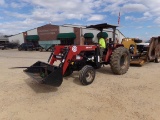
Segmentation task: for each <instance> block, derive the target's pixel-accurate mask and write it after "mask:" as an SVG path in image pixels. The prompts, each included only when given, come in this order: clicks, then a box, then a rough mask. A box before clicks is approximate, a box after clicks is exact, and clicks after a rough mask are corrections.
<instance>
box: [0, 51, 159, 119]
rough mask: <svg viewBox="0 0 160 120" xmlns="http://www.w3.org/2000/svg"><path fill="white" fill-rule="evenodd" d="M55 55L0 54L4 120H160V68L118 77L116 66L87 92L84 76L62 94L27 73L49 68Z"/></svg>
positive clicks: (0, 111) (153, 66) (104, 70)
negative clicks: (26, 68) (114, 71)
mask: <svg viewBox="0 0 160 120" xmlns="http://www.w3.org/2000/svg"><path fill="white" fill-rule="evenodd" d="M49 55H50V53H49V52H39V51H17V50H0V67H1V68H0V120H160V116H159V115H160V64H156V63H148V64H146V65H145V66H143V67H130V69H129V71H128V72H127V74H125V75H120V76H119V75H113V74H112V72H111V70H110V66H109V65H108V66H106V67H104V68H101V69H99V70H98V71H97V72H96V78H95V81H94V82H93V83H92V84H91V85H89V86H82V85H81V84H80V82H79V81H78V72H75V73H74V74H72V75H71V76H70V77H67V78H65V79H64V81H63V83H62V85H61V86H60V87H59V88H54V87H52V86H47V85H43V84H38V83H37V82H35V81H34V80H33V79H31V78H29V76H27V75H26V74H25V73H24V72H23V69H9V68H11V67H15V66H30V65H32V64H33V63H35V62H36V61H39V60H40V61H44V62H47V59H48V57H49Z"/></svg>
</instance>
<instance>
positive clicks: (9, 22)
mask: <svg viewBox="0 0 160 120" xmlns="http://www.w3.org/2000/svg"><path fill="white" fill-rule="evenodd" d="M159 6H160V0H0V33H3V34H9V35H10V34H17V33H20V32H24V31H27V30H30V29H33V28H36V27H39V26H42V25H45V24H48V23H51V24H54V25H63V24H75V25H83V26H86V25H91V24H98V23H109V24H114V25H118V16H119V12H120V14H121V15H120V24H119V27H118V29H119V30H120V31H121V32H122V33H123V34H124V35H125V36H126V37H136V38H137V37H138V38H140V39H143V40H148V39H150V38H151V37H153V36H160V7H159Z"/></svg>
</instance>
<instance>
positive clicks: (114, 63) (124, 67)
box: [110, 47, 130, 75]
mask: <svg viewBox="0 0 160 120" xmlns="http://www.w3.org/2000/svg"><path fill="white" fill-rule="evenodd" d="M110 66H111V70H112V71H113V73H114V74H117V75H122V74H125V73H126V72H127V71H128V69H129V66H130V53H129V51H128V49H126V48H124V47H118V48H116V49H115V50H114V51H113V53H112V55H111V59H110Z"/></svg>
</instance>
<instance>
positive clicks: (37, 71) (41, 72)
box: [24, 61, 63, 87]
mask: <svg viewBox="0 0 160 120" xmlns="http://www.w3.org/2000/svg"><path fill="white" fill-rule="evenodd" d="M24 72H25V73H26V74H27V75H29V76H31V77H32V78H34V79H35V80H37V81H38V82H40V83H44V84H47V85H52V86H55V87H59V86H60V85H61V84H62V81H63V77H62V76H63V75H62V68H61V67H58V66H53V65H50V64H47V63H44V62H40V61H38V62H36V63H34V64H33V65H32V66H30V67H28V68H27V69H25V70H24Z"/></svg>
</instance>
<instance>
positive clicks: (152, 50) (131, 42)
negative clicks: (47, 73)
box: [122, 36, 160, 66]
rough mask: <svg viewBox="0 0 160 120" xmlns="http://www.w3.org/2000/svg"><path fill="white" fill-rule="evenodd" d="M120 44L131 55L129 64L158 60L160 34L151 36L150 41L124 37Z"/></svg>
mask: <svg viewBox="0 0 160 120" xmlns="http://www.w3.org/2000/svg"><path fill="white" fill-rule="evenodd" d="M122 44H123V45H124V47H125V48H127V49H128V50H129V52H130V55H131V61H130V64H131V65H140V66H142V65H143V64H144V63H146V62H149V61H155V62H156V63H159V62H160V36H159V37H152V38H151V40H150V43H142V40H139V39H136V38H124V39H122Z"/></svg>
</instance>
